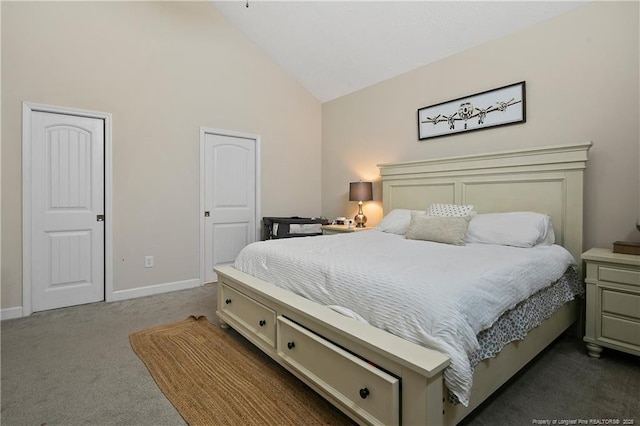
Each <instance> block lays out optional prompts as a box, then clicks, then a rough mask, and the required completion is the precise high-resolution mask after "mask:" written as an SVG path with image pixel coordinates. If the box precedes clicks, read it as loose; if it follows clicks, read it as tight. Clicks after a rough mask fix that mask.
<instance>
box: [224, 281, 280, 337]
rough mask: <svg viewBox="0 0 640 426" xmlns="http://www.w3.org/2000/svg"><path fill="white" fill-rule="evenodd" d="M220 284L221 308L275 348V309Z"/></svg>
mask: <svg viewBox="0 0 640 426" xmlns="http://www.w3.org/2000/svg"><path fill="white" fill-rule="evenodd" d="M220 285H221V286H222V287H221V289H222V292H221V295H222V300H221V302H220V306H221V310H222V311H223V312H224V313H225V314H227V315H229V316H230V317H231V318H233V319H234V320H236V321H237V322H238V323H239V324H240V325H241V326H243V327H244V328H246V329H247V330H248V331H250V332H251V333H253V334H255V335H256V336H257V337H259V338H260V339H262V340H263V341H264V342H265V343H267V344H268V345H269V346H271V347H272V348H275V346H276V313H275V311H273V310H272V309H269V308H268V307H266V306H264V305H263V304H261V303H259V302H257V301H255V300H253V299H252V298H250V297H248V296H246V295H244V294H242V293H240V292H238V291H236V290H234V289H232V288H230V287H228V286H226V285H224V284H222V283H220Z"/></svg>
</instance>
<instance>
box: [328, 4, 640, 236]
mask: <svg viewBox="0 0 640 426" xmlns="http://www.w3.org/2000/svg"><path fill="white" fill-rule="evenodd" d="M638 8H639V5H638V3H637V2H594V3H591V4H587V5H586V6H583V7H580V8H578V9H576V10H575V11H572V12H569V13H568V14H566V15H562V16H559V17H557V18H555V19H552V20H549V21H547V22H545V23H542V24H538V25H536V26H534V27H531V28H528V29H525V30H523V31H520V32H518V33H516V34H513V35H511V36H508V37H504V38H501V39H498V40H495V41H492V42H489V43H486V44H483V45H480V46H478V47H475V48H473V49H470V50H468V51H465V52H463V53H460V54H457V55H453V56H450V57H448V58H446V59H443V60H441V61H439V62H437V63H434V64H431V65H428V66H425V67H423V68H420V69H417V70H415V71H412V72H410V73H407V74H405V75H402V76H399V77H396V78H393V79H391V80H388V81H385V82H382V83H380V84H377V85H375V86H372V87H369V88H367V89H364V90H362V91H359V92H357V93H354V94H351V95H349V96H345V97H342V98H339V99H337V100H334V101H331V102H327V103H325V104H323V105H322V114H323V117H322V157H323V162H322V211H323V213H324V214H325V215H327V216H328V217H334V216H343V215H347V216H352V215H354V214H355V213H356V211H357V206H356V203H349V202H348V201H347V200H348V196H347V192H348V182H349V181H352V180H358V179H374V180H375V179H378V176H379V172H378V169H377V167H376V164H379V163H388V162H396V161H405V160H420V159H428V158H437V157H445V156H455V155H464V154H473V153H482V152H492V151H501V150H510V149H516V148H523V147H536V146H546V145H558V144H567V143H578V142H584V141H592V142H593V143H594V146H593V148H592V149H591V151H590V154H589V163H588V168H587V172H586V177H585V248H589V247H593V246H601V247H611V244H612V243H613V242H614V241H616V240H635V241H640V234H639V233H638V231H637V230H636V229H635V220H636V218H637V217H638V216H639V215H640V199H639V198H640V196H639V194H640V163H639V158H640V153H639V151H640V142H639V140H640V139H639V126H638V117H639V115H640V108H639V102H640V101H639V99H640V92H639V89H638V84H639V79H640V78H639V72H640V70H639V67H638V55H639V46H638V43H639V41H638V39H639V26H638V17H639V10H638ZM416 55H420V52H416ZM521 80H525V81H526V88H527V93H526V98H527V99H526V101H527V104H526V108H527V122H526V123H525V124H521V125H514V126H506V127H501V128H495V129H490V130H484V131H479V132H470V133H466V134H460V135H456V136H448V137H443V138H436V139H429V140H426V141H422V142H419V141H418V138H417V123H416V110H417V109H418V108H421V107H424V106H428V105H432V104H436V103H439V102H442V101H447V100H450V99H455V98H458V97H462V96H466V95H471V94H474V93H477V92H481V91H484V90H488V89H492V88H496V87H500V86H504V85H506V84H510V83H515V82H518V81H521ZM379 186H380V185H377V188H376V191H375V192H376V196H377V200H380V197H381V194H380V188H379ZM426 207H427V206H425V208H426ZM364 208H365V214H367V215H368V216H369V219H370V222H371V223H372V224H375V223H376V222H377V221H379V219H380V217H381V215H382V208H381V203H380V202H379V201H374V202H370V203H365V206H364Z"/></svg>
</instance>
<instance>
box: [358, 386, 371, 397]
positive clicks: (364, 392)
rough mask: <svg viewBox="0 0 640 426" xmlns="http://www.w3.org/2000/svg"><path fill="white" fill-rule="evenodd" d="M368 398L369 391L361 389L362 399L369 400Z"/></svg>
mask: <svg viewBox="0 0 640 426" xmlns="http://www.w3.org/2000/svg"><path fill="white" fill-rule="evenodd" d="M368 396H369V389H367V388H362V389H360V398H362V399H367V397H368Z"/></svg>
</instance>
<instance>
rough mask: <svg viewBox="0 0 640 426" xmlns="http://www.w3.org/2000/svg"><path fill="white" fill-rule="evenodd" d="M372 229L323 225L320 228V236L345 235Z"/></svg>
mask: <svg viewBox="0 0 640 426" xmlns="http://www.w3.org/2000/svg"><path fill="white" fill-rule="evenodd" d="M369 229H373V228H356V227H355V226H354V227H353V228H349V226H348V225H324V226H323V227H322V235H334V234H346V233H349V232H360V231H368V230H369Z"/></svg>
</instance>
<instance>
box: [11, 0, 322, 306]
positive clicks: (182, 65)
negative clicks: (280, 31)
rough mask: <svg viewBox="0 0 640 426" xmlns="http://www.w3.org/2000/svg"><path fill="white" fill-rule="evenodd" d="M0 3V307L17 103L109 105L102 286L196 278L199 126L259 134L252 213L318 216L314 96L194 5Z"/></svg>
mask: <svg viewBox="0 0 640 426" xmlns="http://www.w3.org/2000/svg"><path fill="white" fill-rule="evenodd" d="M0 4H1V7H2V89H3V90H2V180H1V182H2V201H1V202H2V234H1V235H2V284H1V286H2V291H1V298H2V304H1V307H2V308H9V307H18V306H21V305H22V284H21V280H22V263H21V257H22V244H21V226H22V225H21V204H22V197H21V185H20V181H21V105H22V102H23V101H30V102H37V103H44V104H51V105H58V106H65V107H72V108H82V109H89V110H95V111H103V112H109V113H112V114H113V205H114V212H113V213H114V234H113V238H114V264H115V266H114V268H115V270H114V290H116V291H118V290H125V289H131V288H137V287H144V286H149V285H155V284H162V283H170V282H175V281H182V280H189V279H194V278H196V279H197V278H198V277H199V252H198V250H199V237H198V232H199V228H198V227H199V211H198V210H199V199H200V198H199V197H200V196H199V178H200V174H199V147H200V145H199V144H200V141H199V128H200V126H207V127H214V128H221V129H228V130H235V131H239V132H247V133H252V134H259V135H261V136H262V163H261V166H262V214H263V215H265V216H268V215H319V214H320V213H321V212H320V195H319V193H320V185H321V179H320V176H321V171H320V170H321V169H320V167H321V161H320V153H321V152H320V135H321V106H320V103H319V102H318V101H317V100H316V99H315V98H313V97H312V96H311V95H310V94H309V93H308V92H306V91H305V90H304V89H303V88H302V87H301V86H300V85H298V84H297V83H296V82H295V81H294V80H293V79H292V78H290V77H289V76H287V75H286V74H285V73H284V72H283V71H282V70H281V69H279V68H278V67H277V66H276V65H274V63H272V62H271V61H270V60H269V59H268V58H267V57H266V56H265V55H264V54H263V53H262V52H261V51H259V50H258V49H257V48H256V47H255V46H254V45H253V44H251V43H250V42H249V41H248V40H247V39H246V38H245V37H244V36H243V35H242V34H241V33H240V32H239V31H237V30H236V29H235V27H232V26H231V25H230V24H229V23H228V22H227V21H225V20H224V18H222V16H221V15H220V14H219V13H218V12H217V11H216V9H215V8H214V7H213V6H212V5H210V4H209V3H208V2H131V3H129V2H36V3H32V2H7V1H3V2H1V3H0ZM145 255H154V256H155V267H154V268H152V269H145V268H144V256H145Z"/></svg>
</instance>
